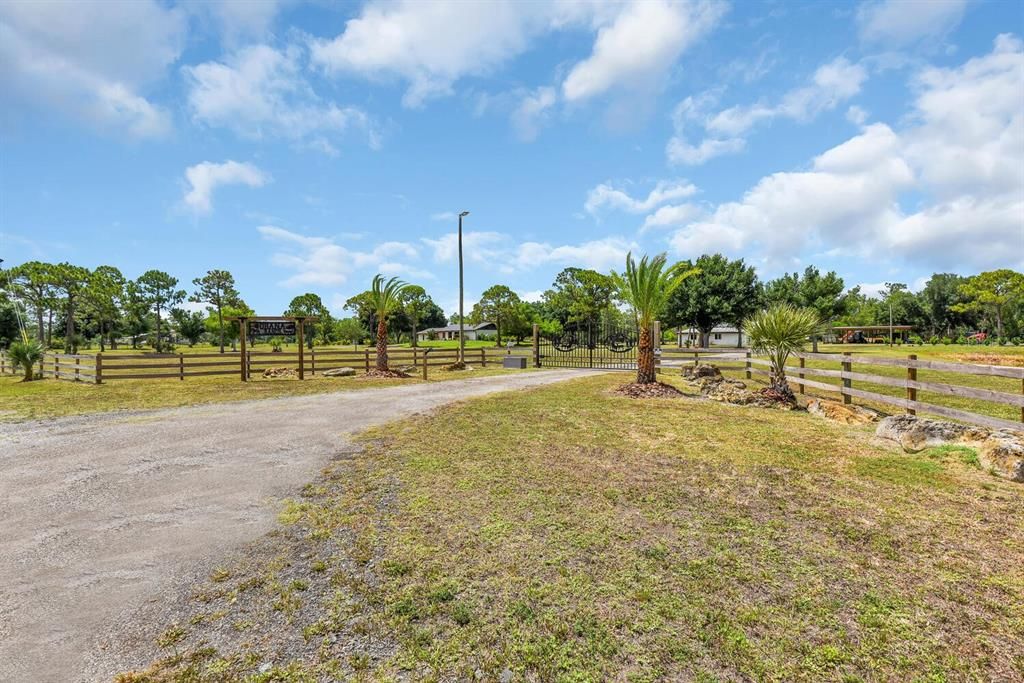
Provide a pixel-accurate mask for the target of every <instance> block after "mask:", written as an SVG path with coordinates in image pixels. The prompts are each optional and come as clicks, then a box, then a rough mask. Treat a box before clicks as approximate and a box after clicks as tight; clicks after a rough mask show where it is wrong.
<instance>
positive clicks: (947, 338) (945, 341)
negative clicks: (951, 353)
mask: <svg viewBox="0 0 1024 683" xmlns="http://www.w3.org/2000/svg"><path fill="white" fill-rule="evenodd" d="M942 343H943V344H945V345H946V346H949V345H950V344H952V343H953V340H952V339H950V338H949V337H943V338H942ZM961 343H962V342H961Z"/></svg>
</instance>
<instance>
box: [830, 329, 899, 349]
mask: <svg viewBox="0 0 1024 683" xmlns="http://www.w3.org/2000/svg"><path fill="white" fill-rule="evenodd" d="M913 329H914V328H913V327H912V326H911V325H836V326H835V327H833V328H832V330H833V332H834V333H835V336H836V341H837V342H839V343H840V344H886V343H888V342H889V334H890V332H891V333H892V340H893V341H896V340H897V339H899V340H901V341H907V340H908V339H909V337H910V333H911V332H912V331H913Z"/></svg>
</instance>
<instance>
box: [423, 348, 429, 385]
mask: <svg viewBox="0 0 1024 683" xmlns="http://www.w3.org/2000/svg"><path fill="white" fill-rule="evenodd" d="M429 355H430V349H427V350H426V351H424V352H423V381H426V380H427V357H428V356H429Z"/></svg>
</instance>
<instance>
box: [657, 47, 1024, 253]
mask: <svg viewBox="0 0 1024 683" xmlns="http://www.w3.org/2000/svg"><path fill="white" fill-rule="evenodd" d="M912 85H913V87H914V88H915V90H916V99H915V100H914V105H913V110H912V112H911V115H910V116H909V117H907V125H906V127H905V128H904V129H903V130H899V131H897V130H894V129H892V128H891V127H889V126H888V125H886V124H884V123H875V124H871V125H868V126H866V127H865V128H864V129H863V131H862V132H861V134H859V135H857V136H855V137H853V138H851V139H849V140H847V141H846V142H844V143H842V144H840V145H838V146H836V147H834V148H832V149H830V150H828V151H826V152H824V153H823V154H821V155H819V156H818V157H817V158H815V159H814V160H813V162H812V164H811V168H810V169H809V170H807V171H799V172H782V173H774V174H772V175H770V176H766V177H764V178H762V179H761V180H760V181H759V182H758V183H757V184H756V185H755V186H754V187H752V188H751V189H750V190H749V191H747V193H746V194H745V195H744V196H743V198H742V199H741V200H739V201H735V202H727V203H724V204H720V205H719V206H718V207H717V208H715V210H714V211H713V213H712V214H711V215H710V216H709V217H707V218H705V219H701V220H697V221H695V222H692V223H690V224H689V225H687V226H685V227H684V228H682V229H680V230H678V231H677V232H676V233H674V235H673V236H672V238H671V243H672V245H673V247H674V248H675V249H676V250H677V251H678V252H679V253H680V254H681V255H684V256H692V255H695V254H699V253H701V252H703V251H710V250H725V251H730V252H733V253H737V252H740V251H744V252H748V253H749V252H750V251H754V252H755V253H758V254H760V256H761V260H762V262H763V263H766V264H771V265H775V266H787V265H789V264H790V263H791V262H792V261H793V259H794V258H796V257H797V256H798V255H799V254H800V253H801V251H802V250H804V249H805V248H814V249H817V250H827V249H830V248H834V247H837V246H843V245H849V244H850V243H851V240H854V239H855V242H856V244H857V245H859V249H860V251H861V252H862V255H864V256H870V257H873V258H881V259H902V260H904V261H909V262H920V263H926V264H928V265H929V266H930V267H935V268H965V267H967V268H972V269H984V268H995V267H1011V268H1019V267H1022V265H1024V165H1022V164H1021V163H1020V160H1021V159H1022V158H1024V110H1022V109H1021V106H1020V98H1019V94H1020V92H1021V91H1022V89H1024V45H1022V44H1021V42H1020V41H1019V40H1018V39H1016V38H1014V37H1011V36H1008V35H1003V36H999V37H998V38H997V39H996V41H995V45H994V48H993V50H992V52H991V53H990V54H988V55H985V56H983V57H978V58H975V59H971V60H969V61H968V62H966V63H965V64H963V65H962V66H960V67H957V68H934V67H932V68H925V69H923V70H922V71H921V72H920V73H918V74H917V75H916V76H915V77H914V79H913V83H912ZM907 197H913V199H914V202H915V205H916V206H915V210H914V211H913V212H910V213H908V212H907V211H905V210H904V208H903V205H902V204H901V199H905V198H907Z"/></svg>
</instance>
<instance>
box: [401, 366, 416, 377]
mask: <svg viewBox="0 0 1024 683" xmlns="http://www.w3.org/2000/svg"><path fill="white" fill-rule="evenodd" d="M397 370H398V372H401V373H402V374H404V375H414V374H416V366H415V365H402V366H399V367H398V368H397Z"/></svg>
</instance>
